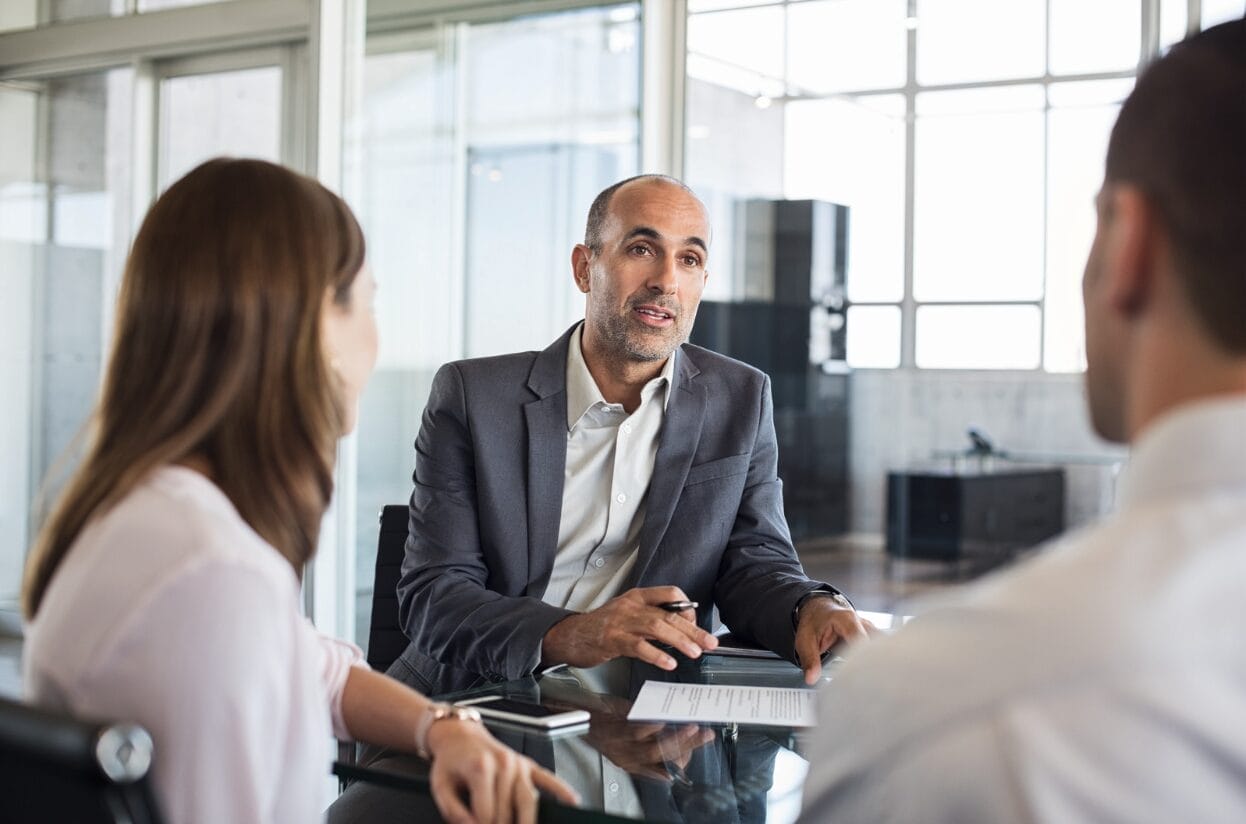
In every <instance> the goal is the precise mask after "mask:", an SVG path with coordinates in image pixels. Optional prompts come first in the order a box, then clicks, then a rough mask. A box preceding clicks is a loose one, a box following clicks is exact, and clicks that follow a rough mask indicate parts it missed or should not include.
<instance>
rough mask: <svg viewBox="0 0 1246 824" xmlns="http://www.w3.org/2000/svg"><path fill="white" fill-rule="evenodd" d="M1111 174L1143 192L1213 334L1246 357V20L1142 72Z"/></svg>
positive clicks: (1114, 147)
mask: <svg viewBox="0 0 1246 824" xmlns="http://www.w3.org/2000/svg"><path fill="white" fill-rule="evenodd" d="M1105 179H1106V180H1107V182H1109V183H1130V184H1133V185H1135V186H1137V187H1138V188H1140V189H1141V190H1142V191H1143V192H1144V193H1145V194H1146V196H1147V197H1148V198H1149V199H1150V201H1151V203H1152V205H1153V206H1154V207H1155V208H1156V210H1157V211H1158V212H1159V215H1160V220H1161V221H1162V222H1163V223H1164V225H1165V227H1166V229H1167V230H1168V233H1169V235H1170V237H1171V242H1172V249H1173V256H1174V260H1175V262H1176V264H1177V266H1178V267H1179V270H1180V274H1181V277H1182V282H1183V285H1184V287H1185V291H1186V295H1187V298H1188V299H1189V301H1190V303H1191V305H1192V306H1193V308H1194V311H1195V312H1196V313H1197V315H1198V317H1199V319H1200V320H1201V321H1202V322H1203V324H1204V326H1205V327H1206V331H1207V333H1208V335H1209V336H1210V337H1211V339H1212V340H1213V341H1214V342H1215V343H1216V344H1217V345H1219V346H1220V347H1221V348H1223V349H1225V350H1226V351H1228V352H1231V353H1233V354H1246V19H1243V20H1236V21H1233V22H1229V23H1224V24H1222V25H1219V26H1215V27H1214V28H1210V29H1208V30H1207V31H1205V32H1202V33H1200V34H1197V35H1195V36H1193V37H1191V38H1189V39H1187V40H1185V41H1183V42H1181V43H1178V44H1177V45H1176V46H1174V47H1173V48H1172V50H1171V51H1169V52H1168V54H1166V55H1165V56H1163V57H1161V58H1160V59H1159V60H1156V61H1155V62H1154V63H1153V64H1152V65H1151V66H1150V67H1148V68H1147V69H1146V70H1145V71H1144V72H1143V73H1142V75H1141V76H1140V77H1139V78H1138V82H1137V85H1136V86H1135V87H1134V90H1133V92H1132V93H1131V94H1130V95H1129V97H1128V98H1127V99H1126V100H1125V103H1124V104H1123V105H1122V106H1121V111H1120V116H1119V118H1118V119H1117V121H1116V126H1115V127H1114V128H1113V129H1112V137H1111V139H1110V141H1109V143H1108V153H1107V169H1106V175H1105Z"/></svg>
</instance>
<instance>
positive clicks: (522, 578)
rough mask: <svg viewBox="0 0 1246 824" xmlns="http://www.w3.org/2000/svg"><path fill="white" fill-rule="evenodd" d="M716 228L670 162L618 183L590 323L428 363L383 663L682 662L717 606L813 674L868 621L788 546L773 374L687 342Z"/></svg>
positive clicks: (580, 268) (469, 671) (589, 243)
mask: <svg viewBox="0 0 1246 824" xmlns="http://www.w3.org/2000/svg"><path fill="white" fill-rule="evenodd" d="M709 236H710V226H709V218H708V215H707V213H706V210H705V207H704V205H703V204H702V203H701V202H700V200H698V199H697V197H696V196H695V195H694V194H693V193H692V191H691V190H690V189H688V188H687V187H686V186H684V185H683V184H682V183H680V182H679V181H677V180H674V179H673V178H668V177H664V176H657V175H642V176H640V177H636V178H631V179H629V180H625V181H622V182H621V183H618V184H616V185H614V186H611V187H610V188H608V189H606V190H605V191H603V192H602V193H601V194H600V195H599V196H598V197H597V199H596V200H595V201H594V203H593V205H592V208H591V209H590V211H589V216H588V225H587V230H586V232H585V238H584V243H583V244H579V245H577V246H576V247H575V249H574V251H573V252H572V254H571V266H572V272H573V275H574V278H575V284H576V286H577V287H578V288H579V290H580V291H581V292H583V293H584V295H585V298H586V300H585V306H586V311H585V320H584V322H583V323H582V324H576V325H575V326H574V327H572V328H571V329H570V330H568V331H567V332H566V333H565V334H564V335H562V337H560V338H559V339H558V340H557V341H555V342H554V343H553V344H552V345H551V346H550V347H549V348H548V349H546V350H544V351H543V352H524V353H518V354H512V355H503V356H500V357H490V358H478V359H474V360H466V361H459V362H457V363H450V364H447V365H446V366H443V367H442V368H441V370H440V371H439V372H438V373H437V376H436V378H435V379H434V381H433V387H432V391H431V394H430V397H429V401H428V406H427V408H426V409H425V411H424V418H423V423H422V425H421V427H420V432H419V436H418V437H417V439H416V443H415V448H416V467H415V490H414V492H413V493H412V495H411V533H410V537H409V539H408V541H407V552H406V558H405V560H404V562H403V568H402V578H401V580H400V582H399V585H398V598H399V608H400V616H401V622H402V626H403V629H404V631H405V632H406V634H407V637H408V638H410V639H411V643H410V644H409V645H408V647H407V649H406V651H405V652H404V653H403V655H402V656H401V657H400V658H399V659H398V660H397V661H396V662H395V664H394V665H393V667H392V668H391V670H390V673H391V674H392V675H394V676H396V677H398V678H399V679H401V680H404V681H406V682H408V683H410V684H412V685H414V686H416V687H418V688H419V689H421V690H423V691H424V692H425V693H429V694H436V693H440V692H445V691H447V690H452V689H459V688H463V687H467V686H470V685H473V684H475V683H479V682H481V681H483V680H489V681H502V680H506V679H512V678H518V677H522V676H525V675H528V674H530V673H532V672H534V671H536V670H538V669H540V668H543V667H547V666H553V665H555V664H570V665H572V666H580V667H586V666H594V665H596V664H600V663H603V662H605V661H609V660H612V659H616V658H624V657H628V658H635V659H640V660H643V661H646V662H648V663H651V664H654V665H656V666H658V667H662V668H663V669H673V668H674V667H675V665H676V662H675V659H674V658H673V657H671V655H670V654H668V652H667V651H666V650H665V649H664V648H663V647H666V648H668V649H673V650H678V651H679V652H680V653H682V654H683V655H686V656H689V657H692V658H696V657H698V656H700V654H701V653H702V652H703V651H705V650H709V649H713V648H714V647H715V646H716V640H715V638H714V637H713V636H712V635H711V634H710V633H709V632H708V631H707V630H709V629H711V626H710V623H711V613H712V607H713V606H715V605H717V607H718V609H719V612H720V614H721V617H722V620H723V622H724V623H726V624H727V626H729V627H730V628H731V629H732V630H733V631H735V632H737V633H741V634H743V635H745V636H748V637H750V638H752V639H754V640H756V641H757V642H758V643H760V644H762V645H764V646H766V647H768V648H770V649H772V650H774V651H775V652H777V653H779V654H780V655H782V656H784V657H786V658H788V659H791V660H793V661H797V662H798V663H800V664H801V666H802V667H803V668H804V670H805V673H806V679H807V680H808V681H809V682H810V683H812V682H814V681H816V679H817V676H818V672H819V669H820V655H821V653H822V652H824V651H825V650H827V649H828V648H829V647H830V646H831V645H832V644H833V643H835V642H837V641H839V640H841V639H842V640H847V641H854V640H857V639H859V638H862V637H864V636H865V635H866V633H867V631H868V630H870V629H872V627H870V626H869V624H868V622H866V621H864V620H862V619H860V618H858V617H857V615H856V613H855V612H854V610H853V609H852V606H851V604H849V603H848V601H847V600H846V599H845V598H844V597H843V596H842V595H841V594H839V592H838V591H837V590H835V589H834V588H833V587H831V586H829V585H827V584H824V583H820V582H816V581H811V580H809V579H808V578H807V577H806V576H805V574H804V571H803V570H802V569H801V565H800V562H799V560H797V558H796V553H795V550H794V549H793V547H792V541H791V537H790V536H789V533H788V529H787V524H786V523H785V521H784V518H783V508H782V499H781V496H780V491H781V482H780V480H779V478H778V476H777V474H776V466H777V461H776V453H777V447H776V443H775V432H774V422H773V416H772V408H771V398H770V381H769V378H768V377H767V376H766V375H765V374H763V373H762V372H760V371H758V370H756V369H753V368H752V367H750V366H747V365H745V364H742V363H740V362H738V361H734V360H731V359H730V358H726V357H723V356H721V355H718V354H715V353H713V352H710V351H708V350H705V349H702V348H700V347H696V346H692V345H690V344H687V343H685V341H686V340H687V338H688V333H689V332H690V331H691V329H692V324H693V321H694V319H695V318H696V312H697V305H698V303H699V302H700V299H701V292H702V289H703V288H704V285H705V281H706V279H707V277H708V270H707V268H706V260H707V258H708V253H709ZM686 601H695V602H697V603H698V606H697V607H695V608H686V609H682V610H679V609H678V606H677V605H675V604H674V602H686Z"/></svg>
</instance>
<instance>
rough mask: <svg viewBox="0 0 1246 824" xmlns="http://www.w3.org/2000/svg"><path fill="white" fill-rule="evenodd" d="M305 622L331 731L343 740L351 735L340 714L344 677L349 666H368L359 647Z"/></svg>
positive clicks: (344, 684) (362, 667)
mask: <svg viewBox="0 0 1246 824" xmlns="http://www.w3.org/2000/svg"><path fill="white" fill-rule="evenodd" d="M305 623H306V631H307V632H308V633H310V634H311V636H312V639H313V642H314V643H315V644H316V645H317V646H318V647H319V649H320V682H321V684H323V685H324V691H325V695H327V696H328V697H329V717H330V719H332V722H333V735H334V736H335V737H337V738H339V739H341V740H343V741H349V740H350V739H352V738H353V737H354V736H352V735H351V733H350V730H349V729H347V728H346V720H345V719H344V718H343V717H342V692H343V691H344V690H345V689H346V679H347V678H348V677H349V676H350V670H351V668H352V667H359V668H361V669H365V670H366V669H371V668H370V667H369V666H368V662H367V661H365V660H364V658H363V650H361V649H359V647H357V646H355V645H354V644H352V643H350V642H349V641H342V640H340V639H338V638H332V637H330V636H328V635H325V634H324V633H322V632H319V631H318V630H316V628H315V627H313V626H312V625H311V622H310V621H307V622H305Z"/></svg>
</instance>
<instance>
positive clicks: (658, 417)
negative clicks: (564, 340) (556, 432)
mask: <svg viewBox="0 0 1246 824" xmlns="http://www.w3.org/2000/svg"><path fill="white" fill-rule="evenodd" d="M583 329H584V325H583V324H580V326H579V327H577V328H576V330H575V331H574V332H573V333H572V334H571V341H570V343H569V344H568V346H567V466H566V470H565V474H564V476H563V492H562V520H561V521H560V523H559V526H558V554H557V555H556V556H555V557H554V569H553V572H552V573H551V574H550V578H549V585H548V586H547V587H546V588H545V594H544V596H543V597H542V599H541V600H543V601H544V602H545V603H547V604H552V605H553V606H557V607H563V608H565V609H572V610H576V611H579V612H587V611H588V610H591V609H596V608H597V607H599V606H601V605H602V604H604V603H605V602H606V601H609V600H610V599H611V598H613V597H614V596H616V595H618V594H619V593H620V592H622V590H623V583H624V581H626V580H627V576H628V574H629V573H631V571H632V567H634V566H635V565H636V555H637V552H638V550H639V549H640V528H641V527H642V526H643V525H644V522H645V499H646V497H647V496H648V494H649V481H650V479H651V478H652V477H653V461H654V458H655V457H656V456H657V453H658V436H659V435H660V434H661V432H662V421H663V419H664V418H665V417H666V399H667V395H668V387H669V386H670V384H671V378H672V376H673V375H674V374H675V358H676V356H677V354H678V353H677V352H676V353H672V354H671V356H670V357H669V358H667V359H666V365H665V366H664V367H663V368H662V372H661V373H660V374H659V375H658V376H657V377H655V378H654V379H653V380H651V381H649V382H648V383H646V384H645V386H644V388H642V389H641V392H640V406H638V407H637V408H636V410H635V411H634V412H632V414H631V415H628V414H627V412H626V411H625V410H624V409H623V405H622V404H619V403H607V402H606V400H605V398H603V397H602V394H601V390H600V389H599V388H598V387H597V382H596V381H595V380H593V375H592V373H590V372H589V371H588V365H587V364H586V363H585V362H584V355H583V353H582V352H581V350H580V333H581V331H582V330H583Z"/></svg>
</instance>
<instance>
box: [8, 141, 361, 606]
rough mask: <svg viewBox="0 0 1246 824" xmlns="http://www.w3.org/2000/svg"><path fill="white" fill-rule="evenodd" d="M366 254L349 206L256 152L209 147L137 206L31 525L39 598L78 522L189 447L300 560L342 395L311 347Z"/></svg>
mask: <svg viewBox="0 0 1246 824" xmlns="http://www.w3.org/2000/svg"><path fill="white" fill-rule="evenodd" d="M363 260H364V241H363V233H362V232H361V231H360V229H359V224H358V223H357V222H356V220H355V218H354V216H353V215H352V214H351V212H350V209H349V208H348V207H347V206H346V204H345V203H344V202H343V201H342V200H341V199H340V198H339V197H337V196H336V195H334V194H333V193H332V192H330V191H329V190H328V189H326V188H324V187H323V186H321V185H320V184H319V183H317V182H316V181H314V180H312V179H311V178H307V177H304V176H302V175H299V174H296V173H294V172H291V171H289V170H288V169H283V168H282V167H280V166H276V165H273V164H271V163H265V162H263V161H258V160H232V159H224V158H222V159H217V160H210V161H208V162H207V163H204V164H203V165H202V166H199V167H198V168H197V169H195V170H194V171H192V172H190V174H188V175H186V176H185V177H183V178H182V179H181V180H179V181H178V182H177V183H174V184H173V185H172V186H170V187H169V189H168V191H166V192H165V193H164V194H163V195H161V196H160V198H159V199H158V200H157V201H156V203H155V204H154V205H153V206H152V208H151V211H149V212H148V213H147V217H146V219H144V221H143V225H142V228H141V229H139V232H138V236H137V237H136V238H135V240H134V247H133V249H131V251H130V257H129V260H128V261H127V263H126V269H125V276H124V278H123V280H122V284H121V290H120V295H119V297H118V304H117V314H116V331H115V334H114V337H113V345H112V353H111V356H110V359H109V364H108V370H107V373H106V375H105V378H104V383H103V388H102V390H101V395H100V399H99V404H98V407H97V408H96V410H95V414H94V417H93V420H92V426H91V434H90V443H89V444H88V447H87V453H86V455H85V458H84V460H83V462H82V463H81V465H80V466H79V468H78V469H77V471H76V472H75V473H74V474H73V476H72V477H71V478H70V480H69V482H68V484H67V485H66V487H65V491H64V492H63V493H62V494H61V496H60V498H59V500H58V501H57V503H56V505H55V507H54V508H53V510H52V512H51V514H50V516H49V518H48V520H47V522H46V523H45V525H44V527H43V529H42V531H41V532H40V534H39V537H38V539H37V542H36V544H35V547H34V549H33V551H32V552H31V555H30V558H29V560H28V562H27V566H26V577H25V582H24V585H23V588H22V609H23V611H24V613H25V614H26V616H27V618H33V617H34V615H35V613H36V612H38V610H39V605H40V603H41V602H42V600H43V596H44V593H46V592H47V588H48V585H49V583H50V581H51V580H52V577H53V576H54V575H55V574H56V570H57V567H58V566H59V565H60V563H61V561H62V560H63V559H64V558H65V555H66V553H67V552H68V551H69V549H70V547H71V546H72V545H73V543H74V541H75V540H76V539H77V537H78V535H79V534H80V533H81V532H82V529H83V527H84V526H86V524H87V523H88V522H89V521H90V520H91V519H92V518H94V517H96V516H98V515H101V514H103V513H104V512H106V511H107V510H108V509H109V508H111V507H112V506H113V505H115V504H116V503H117V502H118V501H120V500H121V499H122V498H124V497H125V496H126V495H128V494H129V493H130V492H131V491H132V490H133V489H134V487H135V486H136V485H137V484H138V483H139V482H140V481H142V480H143V478H144V477H145V476H146V475H147V474H148V473H149V472H151V471H152V469H154V468H156V467H158V466H161V465H164V464H169V463H176V462H179V461H184V460H186V459H189V458H194V459H199V460H202V461H204V462H206V464H207V466H208V467H210V471H211V475H212V480H213V482H214V483H215V484H216V485H217V486H218V487H220V489H221V490H222V491H223V492H224V493H225V495H226V496H228V497H229V499H230V501H232V502H233V504H234V506H235V507H236V508H237V510H238V512H239V513H240V514H241V516H242V518H243V519H244V520H245V521H246V522H247V523H248V524H249V525H250V526H251V528H252V529H254V530H255V531H256V532H257V533H259V534H260V536H262V537H263V538H264V540H266V541H268V542H269V543H270V544H272V545H273V546H274V547H276V549H277V550H278V551H279V552H280V553H281V554H282V555H284V556H285V557H286V559H287V560H289V562H290V563H291V565H293V566H294V569H295V571H296V573H301V571H302V567H303V564H304V563H305V562H306V561H307V560H308V559H309V558H310V557H311V556H312V554H313V552H314V551H315V547H316V540H317V536H318V533H319V529H320V520H321V517H322V516H323V514H324V510H325V507H326V506H327V505H328V501H329V497H330V495H331V494H332V491H333V463H334V454H335V448H336V442H337V439H338V437H339V436H340V435H341V432H342V409H341V405H340V404H341V399H340V395H339V392H338V390H337V387H336V385H335V378H334V377H333V373H332V370H331V369H330V366H329V363H328V358H327V356H326V354H325V353H324V351H323V350H322V346H321V312H322V310H323V307H324V302H325V300H326V295H329V294H331V295H332V300H333V301H335V302H336V303H337V304H339V305H346V304H347V303H348V301H349V299H350V287H351V284H352V283H353V281H354V278H355V275H356V274H357V273H358V272H359V270H360V268H361V267H362V265H363Z"/></svg>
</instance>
